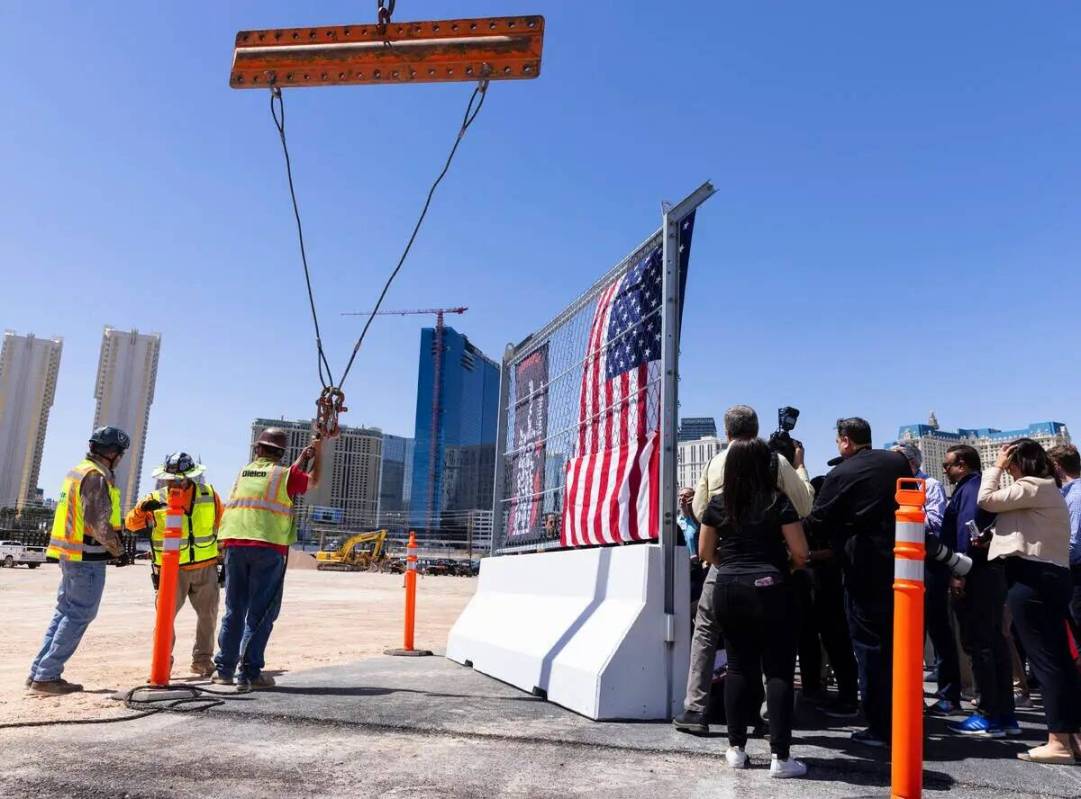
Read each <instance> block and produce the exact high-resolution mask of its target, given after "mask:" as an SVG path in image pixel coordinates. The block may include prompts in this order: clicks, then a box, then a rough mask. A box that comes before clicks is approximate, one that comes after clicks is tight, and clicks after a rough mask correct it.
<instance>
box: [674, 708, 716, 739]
mask: <svg viewBox="0 0 1081 799" xmlns="http://www.w3.org/2000/svg"><path fill="white" fill-rule="evenodd" d="M672 724H673V725H674V726H675V728H676V729H677V730H679V731H680V732H689V733H692V734H694V735H708V734H709V724H708V723H707V722H706V714H705V713H699V712H698V711H697V710H684V711H683V712H682V713H680V714H679V715H678V716H676V717H675V718H674V719H672Z"/></svg>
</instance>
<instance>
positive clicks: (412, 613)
mask: <svg viewBox="0 0 1081 799" xmlns="http://www.w3.org/2000/svg"><path fill="white" fill-rule="evenodd" d="M405 553H406V554H405V625H404V629H403V632H402V639H403V640H402V648H401V649H386V650H384V651H383V654H386V655H397V656H400V657H423V656H426V655H430V654H432V653H431V651H430V650H427V649H414V648H413V631H414V626H415V624H416V615H417V536H416V533H414V532H413V531H412V530H410V531H409V543H408V544H406V545H405Z"/></svg>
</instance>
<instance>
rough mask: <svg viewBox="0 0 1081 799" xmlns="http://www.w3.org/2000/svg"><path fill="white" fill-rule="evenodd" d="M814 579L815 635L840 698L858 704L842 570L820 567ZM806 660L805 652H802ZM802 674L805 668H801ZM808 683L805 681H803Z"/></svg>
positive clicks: (833, 567)
mask: <svg viewBox="0 0 1081 799" xmlns="http://www.w3.org/2000/svg"><path fill="white" fill-rule="evenodd" d="M812 574H813V576H814V605H813V607H812V611H811V617H812V622H813V624H814V628H815V632H816V633H817V634H818V636H819V637H820V638H821V639H822V647H823V648H824V649H825V650H826V657H828V658H829V662H830V666H831V667H832V668H833V676H834V677H835V678H836V679H837V694H838V698H839V699H841V700H842V701H845V702H852V703H855V702H856V701H857V699H858V698H859V683H858V681H857V673H856V656H855V655H853V654H852V638H851V637H850V636H849V634H848V619H847V618H846V616H845V589H844V581H843V578H842V577H841V568H840V567H839V566H837V565H836V564H834V563H819V564H816V565H815V567H814V569H813V570H812ZM800 658H801V659H802V658H803V649H802V648H801V649H800ZM801 671H802V666H801ZM804 679H805V680H806V677H805V678H804Z"/></svg>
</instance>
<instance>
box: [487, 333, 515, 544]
mask: <svg viewBox="0 0 1081 799" xmlns="http://www.w3.org/2000/svg"><path fill="white" fill-rule="evenodd" d="M513 357H514V345H513V344H508V345H507V346H506V348H505V349H504V350H503V362H502V364H501V365H500V367H499V406H498V412H497V414H496V426H495V485H494V486H493V488H492V542H491V544H490V554H492V555H497V554H499V553H498V552H497V550H498V549H499V544H500V542H501V541H502V538H503V533H504V531H505V530H506V527H505V525H504V524H503V480H504V470H505V468H506V452H507V403H508V401H509V399H510V361H511V358H513Z"/></svg>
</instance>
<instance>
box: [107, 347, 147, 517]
mask: <svg viewBox="0 0 1081 799" xmlns="http://www.w3.org/2000/svg"><path fill="white" fill-rule="evenodd" d="M160 349H161V335H160V334H158V333H140V332H139V331H138V330H116V329H114V328H111V327H108V326H106V328H105V332H104V333H103V334H102V337H101V357H100V359H99V360H98V379H97V384H96V386H95V388H94V399H96V400H97V401H98V402H97V408H96V409H95V411H94V424H93V428H98V427H101V426H103V425H112V426H114V427H119V428H120V429H121V430H123V431H124V432H126V433H127V434H128V435H129V436H131V449H129V450H128V452H127V454H126V455H125V456H124V458H123V460H121V461H120V466H119V468H118V469H117V470H116V484H117V486H119V488H120V505H121V507H122V508H123V509H124V511H127V510H129V509H130V508H131V507H132V505H134V504H135V502H136V500H138V498H139V475H140V474H142V471H143V451H144V449H145V448H146V429H147V425H148V424H149V422H150V405H151V404H152V403H153V402H154V384H155V383H156V382H157V379H158V352H159V351H160Z"/></svg>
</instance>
